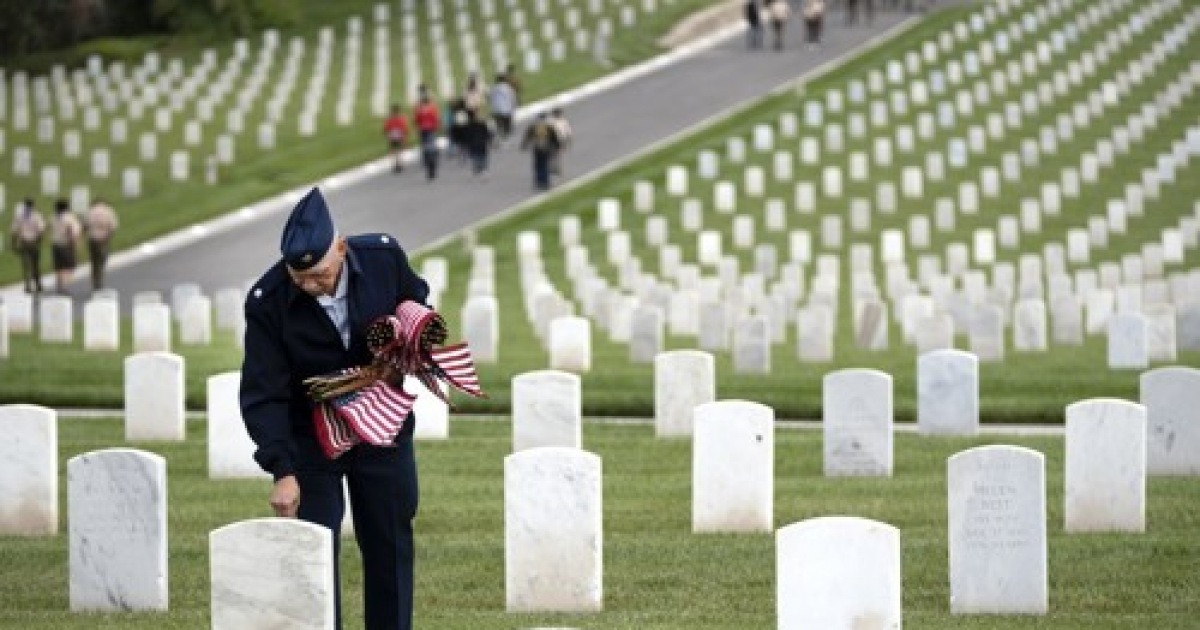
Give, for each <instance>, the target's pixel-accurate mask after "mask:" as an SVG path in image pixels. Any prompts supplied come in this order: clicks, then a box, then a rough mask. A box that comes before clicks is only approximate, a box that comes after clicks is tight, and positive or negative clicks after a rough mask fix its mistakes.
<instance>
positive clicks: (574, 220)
mask: <svg viewBox="0 0 1200 630" xmlns="http://www.w3.org/2000/svg"><path fill="white" fill-rule="evenodd" d="M602 207H605V206H602ZM650 218H651V219H653V218H654V217H650ZM1179 223H1180V225H1181V229H1179V230H1174V229H1166V230H1164V231H1163V237H1164V238H1163V242H1162V243H1159V242H1154V243H1147V244H1146V245H1144V246H1143V248H1142V253H1141V254H1126V255H1124V256H1123V257H1122V258H1121V260H1120V262H1119V263H1118V262H1104V263H1100V264H1099V265H1098V269H1087V268H1079V269H1077V270H1076V271H1075V275H1076V277H1077V279H1076V280H1074V281H1073V280H1072V278H1071V276H1070V275H1068V267H1067V262H1066V256H1065V255H1064V251H1063V249H1062V247H1061V246H1054V244H1048V245H1047V246H1046V248H1045V250H1046V251H1045V254H1044V256H1039V255H1037V254H1023V255H1022V256H1021V259H1020V268H1019V269H1020V272H1021V273H1020V276H1017V275H1016V274H1015V271H1016V269H1017V268H1016V267H1015V266H1014V265H1013V263H1009V262H995V260H994V259H992V260H990V261H987V262H988V265H989V266H991V267H992V270H993V275H994V283H993V286H992V287H990V289H989V287H988V285H987V281H986V276H984V275H983V273H982V272H977V271H973V270H972V268H971V266H970V252H969V250H968V249H967V248H966V246H965V245H964V244H962V243H950V244H948V245H947V248H946V265H945V272H943V271H942V264H941V259H940V258H939V257H938V256H936V255H922V256H921V257H920V259H919V260H918V262H919V278H920V283H921V284H922V285H925V286H926V287H927V288H928V289H929V290H931V291H935V290H936V287H937V285H938V284H944V283H945V282H949V283H950V284H951V286H948V287H946V290H947V291H948V292H953V290H954V288H953V284H954V283H955V282H956V280H957V277H961V278H962V280H963V285H964V290H965V291H967V293H968V295H967V296H966V297H967V299H968V300H969V301H971V302H972V303H979V302H983V301H984V300H985V298H986V296H987V295H988V292H989V290H990V291H992V292H995V291H997V290H999V291H1001V292H1002V294H1003V295H1006V296H1009V297H1008V298H1006V299H1005V301H1004V305H1005V306H1008V305H1009V304H1010V303H1011V298H1012V297H1016V296H1018V295H1019V296H1020V297H1023V298H1043V297H1045V284H1046V281H1048V282H1049V289H1050V295H1049V299H1050V301H1054V300H1055V299H1057V298H1061V297H1067V296H1068V294H1069V293H1070V291H1071V285H1072V284H1076V283H1077V284H1078V285H1079V290H1078V293H1079V297H1080V298H1081V299H1082V300H1084V301H1086V300H1088V299H1090V298H1091V297H1092V293H1093V292H1094V291H1095V289H1097V288H1104V289H1110V290H1112V291H1114V292H1117V293H1120V292H1122V291H1124V292H1126V293H1129V294H1130V295H1135V294H1141V293H1143V288H1144V293H1145V299H1144V300H1143V299H1142V298H1141V297H1140V295H1138V296H1137V299H1136V300H1135V301H1136V302H1138V303H1139V304H1140V303H1143V302H1144V303H1146V304H1155V303H1173V304H1176V305H1180V304H1182V303H1183V302H1186V301H1187V300H1186V299H1181V298H1186V296H1187V295H1188V291H1186V290H1184V289H1183V287H1184V285H1185V284H1186V283H1187V282H1189V280H1188V279H1187V276H1185V275H1184V274H1183V273H1182V272H1172V273H1171V277H1170V279H1169V280H1170V282H1169V283H1168V282H1167V280H1163V279H1162V278H1163V276H1164V275H1165V274H1166V266H1167V261H1168V260H1169V261H1170V262H1171V264H1179V263H1182V262H1183V261H1184V260H1185V258H1184V257H1185V254H1186V251H1187V250H1188V249H1194V248H1195V247H1196V246H1197V245H1198V244H1200V229H1197V228H1198V227H1200V208H1198V211H1197V214H1196V216H1185V217H1181V219H1180V222H1179ZM648 226H649V221H648ZM735 227H736V224H735ZM559 233H560V241H561V242H562V244H563V245H564V246H565V248H564V249H563V251H564V253H565V254H566V261H565V262H566V265H567V268H568V273H569V274H570V275H571V277H572V279H575V280H578V277H577V275H576V272H577V271H579V270H580V265H581V264H582V260H583V258H584V257H586V249H584V248H582V246H580V245H579V241H580V231H579V220H578V217H576V216H574V215H571V216H567V217H563V218H562V219H561V222H560V230H559ZM735 233H736V230H735ZM528 235H529V236H534V238H533V239H529V238H526V239H525V242H522V240H521V239H522V238H524V237H523V236H521V235H518V254H519V255H522V256H524V255H529V256H536V255H538V254H539V252H540V239H539V238H537V237H536V233H528ZM735 236H736V234H735ZM529 241H533V242H532V245H530V244H528V242H529ZM723 241H724V235H723V234H722V233H721V232H719V231H716V230H705V231H702V232H701V233H700V234H699V235H698V236H697V241H696V243H697V263H696V264H690V263H689V264H686V265H685V263H684V262H683V260H682V253H681V252H682V250H681V248H680V247H679V246H678V245H675V244H671V243H668V242H666V241H663V240H660V241H657V242H656V243H655V244H653V246H654V247H655V249H656V250H657V251H658V259H659V260H658V275H659V276H661V277H662V278H664V279H669V280H676V281H678V282H679V284H680V288H681V289H686V288H695V285H697V284H698V283H699V275H698V274H699V270H698V269H697V268H696V265H697V264H698V265H701V266H706V267H707V266H716V267H717V271H718V273H719V278H720V279H721V280H722V282H723V283H725V284H726V286H728V285H731V284H736V282H737V281H738V279H739V278H738V266H739V263H738V259H737V257H736V256H735V255H732V254H723V253H722V252H723V247H722V243H723ZM880 241H881V249H882V259H883V264H884V265H885V270H886V273H887V279H888V282H887V288H888V294H889V297H891V298H892V299H893V301H895V302H897V304H898V303H899V302H900V301H901V300H902V299H903V298H904V297H905V296H907V295H908V294H910V293H912V292H913V286H912V281H911V279H910V277H909V272H908V267H907V264H906V262H905V260H904V237H903V234H902V233H901V232H900V231H899V230H884V231H883V232H882V233H881V234H880ZM749 244H753V242H752V241H751V242H750V243H749ZM1165 244H1170V245H1171V246H1170V247H1167V246H1164V245H1165ZM607 246H608V247H607V254H608V256H607V259H608V262H609V264H610V265H612V266H613V267H614V268H616V270H617V271H618V272H619V273H621V274H622V275H621V277H622V285H623V287H624V288H626V289H628V288H630V287H629V285H628V283H627V282H626V280H625V279H626V278H632V277H635V276H636V274H637V273H640V268H641V262H640V260H638V258H637V257H636V256H635V254H634V252H633V246H632V239H631V236H630V235H629V234H628V233H626V232H623V231H620V230H616V231H610V232H607ZM789 248H790V249H791V252H790V258H791V260H790V261H789V262H784V263H782V264H781V261H780V260H779V254H778V251H777V248H776V246H775V245H774V244H773V243H763V244H759V245H756V246H755V249H754V264H753V272H752V273H753V274H757V276H760V277H761V279H762V280H769V279H773V278H775V277H776V276H779V275H780V273H781V271H782V272H784V273H783V275H784V276H785V277H786V276H787V272H788V271H789V270H788V269H787V267H788V266H789V265H796V264H800V263H804V262H808V261H811V260H812V258H813V252H812V237H811V234H810V233H809V232H808V231H806V230H796V231H793V232H791V233H790V234H789ZM992 251H994V247H993V249H992ZM1168 252H1170V254H1169V255H1168ZM977 253H978V252H977ZM1043 258H1044V260H1045V264H1043ZM818 262H820V260H818ZM850 262H851V272H852V275H853V277H858V276H859V275H860V274H868V275H869V274H871V273H872V269H873V268H874V253H873V248H872V247H871V245H869V244H866V243H852V244H851V245H850ZM685 270H686V271H687V272H688V273H687V274H685V273H684V271H685ZM1043 276H1044V277H1045V280H1043ZM750 277H751V276H749V275H747V276H744V277H743V282H748V281H749V280H748V278H750ZM793 277H794V272H793ZM689 279H690V281H689ZM939 281H940V282H939Z"/></svg>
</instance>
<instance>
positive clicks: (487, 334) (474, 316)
mask: <svg viewBox="0 0 1200 630" xmlns="http://www.w3.org/2000/svg"><path fill="white" fill-rule="evenodd" d="M462 322H463V324H462V326H463V329H462V330H463V339H465V340H466V341H467V343H469V344H471V355H472V357H473V358H474V359H475V360H476V361H478V362H479V363H495V362H496V361H497V360H498V359H499V356H500V355H499V350H500V307H499V306H498V304H497V302H496V298H495V296H491V295H475V296H472V297H470V298H468V299H467V302H466V305H464V306H463V309H462Z"/></svg>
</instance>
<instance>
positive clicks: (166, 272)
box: [72, 13, 914, 299]
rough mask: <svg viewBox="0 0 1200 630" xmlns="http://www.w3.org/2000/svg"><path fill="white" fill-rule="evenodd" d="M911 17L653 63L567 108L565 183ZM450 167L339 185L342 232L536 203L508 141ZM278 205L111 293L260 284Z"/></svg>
mask: <svg viewBox="0 0 1200 630" xmlns="http://www.w3.org/2000/svg"><path fill="white" fill-rule="evenodd" d="M913 17H914V16H910V15H907V14H902V13H880V14H878V15H877V16H876V19H875V21H874V23H873V24H872V25H871V26H857V27H854V28H845V27H843V26H842V24H841V22H842V20H841V15H840V14H837V13H834V14H832V15H831V16H829V18H827V28H826V37H825V40H824V42H823V43H822V45H821V46H819V47H817V48H816V49H815V50H814V49H809V48H808V47H807V46H806V45H804V44H803V43H802V42H801V41H800V39H801V34H800V31H801V30H802V29H801V26H802V24H801V22H800V21H799V20H798V19H797V20H793V21H792V23H791V25H790V32H789V33H788V35H789V37H788V41H787V45H786V47H785V49H784V50H783V51H779V52H776V51H772V50H760V51H748V50H746V46H745V43H744V39H743V36H742V35H741V34H740V33H732V34H730V35H729V36H727V37H725V38H724V39H723V40H722V41H720V42H718V43H717V44H716V45H715V46H711V47H707V48H704V49H702V50H700V51H699V52H697V53H696V54H692V55H689V56H686V57H682V58H681V59H679V60H677V61H675V62H673V63H670V64H661V62H660V63H657V64H654V65H662V66H663V67H661V68H659V69H657V70H655V71H653V72H650V73H648V74H646V75H645V76H641V77H638V78H635V79H633V80H630V81H627V82H621V83H619V84H617V85H613V86H611V87H609V88H608V89H604V90H601V91H595V93H592V94H590V95H586V96H584V97H582V98H580V99H579V100H577V101H575V102H573V103H571V104H570V105H569V106H568V107H567V112H568V117H569V118H570V120H571V121H572V125H573V126H574V129H575V144H574V146H573V147H572V148H571V149H570V151H569V152H568V154H567V155H566V156H565V171H566V173H565V177H564V179H563V180H562V181H561V182H560V183H559V184H558V186H559V187H560V188H561V187H562V186H563V185H565V184H569V183H570V182H571V181H573V180H575V179H576V178H580V177H585V176H587V175H588V174H594V173H595V172H596V171H598V170H600V169H604V168H605V167H610V166H611V165H612V164H613V163H615V162H617V161H619V160H622V159H626V158H628V157H629V156H631V155H633V154H636V153H638V152H639V151H643V150H645V149H646V148H647V147H650V146H653V145H655V144H656V143H660V142H663V141H665V140H667V139H669V138H671V137H673V136H675V135H677V134H680V133H681V132H684V131H686V130H688V129H689V128H691V127H693V126H695V125H697V124H700V123H702V122H703V121H705V120H708V119H710V118H712V117H714V116H717V115H719V114H721V113H723V112H727V111H729V110H730V109H732V108H735V107H737V106H739V105H741V104H744V103H747V102H750V101H753V100H755V99H757V98H760V97H762V96H763V95H765V94H767V93H769V92H770V91H771V90H773V89H776V88H778V87H780V86H782V85H785V84H787V83H790V82H792V81H794V80H795V79H797V78H799V77H802V76H804V75H805V74H807V73H810V72H812V71H813V70H814V69H817V68H818V67H820V66H822V65H824V64H828V63H830V62H832V61H834V60H837V59H840V58H842V57H844V56H846V55H849V54H851V53H853V52H854V51H856V50H858V49H861V48H863V47H864V46H866V45H869V44H870V43H871V42H873V41H877V40H878V39H879V38H880V37H882V36H884V35H886V34H887V33H889V32H892V31H893V30H894V29H898V28H901V27H902V23H903V22H905V21H906V20H908V19H910V18H913ZM525 80H526V81H527V82H528V81H532V80H536V78H533V77H526V78H525ZM609 82H610V83H615V82H613V81H609ZM586 91H591V90H586ZM381 148H382V142H381ZM443 162H444V165H443V173H442V175H441V176H440V177H439V178H438V179H437V180H436V181H434V182H426V181H425V179H424V177H423V176H422V174H421V173H420V172H419V169H418V168H416V166H415V165H414V166H413V167H411V168H409V169H408V170H407V171H406V172H405V173H403V174H401V175H393V174H391V173H390V172H387V171H386V170H384V169H380V170H379V171H378V172H376V173H375V174H374V175H368V176H366V177H359V178H356V179H357V181H355V182H353V183H351V184H349V185H346V186H344V187H340V188H338V187H336V186H332V187H331V189H330V190H329V192H328V194H327V197H328V198H329V201H330V206H331V208H332V209H333V212H334V215H335V221H336V222H337V224H338V227H339V228H340V229H341V230H342V232H343V233H345V234H353V233H358V232H367V231H385V232H390V233H392V234H394V235H396V236H397V237H398V238H399V239H400V241H401V243H402V244H403V245H404V246H405V248H406V249H408V250H409V251H410V252H412V251H416V250H418V249H420V248H421V247H423V246H427V245H429V244H431V243H434V242H436V241H438V240H439V239H442V238H445V237H447V236H449V235H452V234H454V233H456V232H458V231H459V230H461V229H463V228H465V227H468V226H470V225H472V224H474V223H476V222H478V221H480V220H482V219H485V218H487V217H489V216H493V215H495V214H497V213H500V212H502V211H504V210H505V209H507V208H511V207H513V206H515V205H518V204H520V203H522V202H526V201H528V200H529V199H530V198H531V197H533V196H534V194H535V193H534V191H533V190H532V185H531V184H532V182H531V179H532V177H531V167H530V158H529V156H528V155H527V154H525V153H521V152H518V151H517V150H516V148H515V142H513V141H510V142H509V143H508V145H507V146H506V147H504V148H503V149H502V150H501V151H499V152H498V153H497V154H495V156H494V160H493V165H492V168H491V169H490V171H489V172H488V174H487V176H486V178H482V179H480V178H474V177H472V176H471V175H470V174H469V171H468V169H467V168H466V167H465V166H460V165H458V164H454V163H448V162H447V161H445V160H443ZM273 205H274V207H262V204H260V206H259V207H257V208H256V212H255V218H254V219H252V220H244V221H237V223H238V225H237V227H235V228H232V229H226V230H219V231H216V232H217V233H215V234H211V235H208V236H205V237H204V238H196V239H190V238H188V231H185V232H184V233H183V234H181V235H177V236H180V237H181V238H178V239H175V240H176V241H188V240H191V241H193V242H190V243H186V244H184V245H182V246H178V247H173V248H171V249H170V251H165V252H161V253H158V254H157V255H146V254H144V253H143V254H137V255H133V256H126V260H127V261H128V264H122V261H121V260H120V258H119V257H118V259H117V260H116V262H115V264H114V268H112V269H111V270H110V273H109V279H110V284H111V286H113V287H114V288H116V289H118V290H119V291H120V292H121V294H122V295H124V296H130V295H132V294H133V293H134V292H136V291H143V290H157V291H167V290H169V288H170V287H171V286H174V285H176V284H179V283H181V282H188V281H191V282H196V283H199V284H200V285H201V286H202V287H204V289H205V290H206V291H212V290H215V289H218V288H221V287H226V286H238V285H241V284H243V283H245V282H247V281H250V280H253V279H254V278H256V277H257V276H258V275H259V274H260V273H261V272H262V270H264V269H265V268H266V267H268V266H269V265H270V264H271V263H272V262H273V261H274V260H276V259H277V258H278V239H279V232H280V228H281V227H282V225H283V222H284V220H285V219H286V210H287V209H288V206H289V204H287V203H275V204H273ZM164 211H169V209H164ZM218 223H219V222H218ZM204 229H205V228H198V229H197V230H195V231H196V232H200V231H204ZM168 240H171V239H168ZM130 259H132V260H130ZM80 275H81V276H82V275H83V274H80ZM87 292H88V291H87V287H86V284H85V283H84V282H77V283H76V284H75V285H74V286H73V287H72V293H73V294H75V295H78V296H84V295H86V294H87ZM126 299H128V298H126Z"/></svg>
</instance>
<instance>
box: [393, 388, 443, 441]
mask: <svg viewBox="0 0 1200 630" xmlns="http://www.w3.org/2000/svg"><path fill="white" fill-rule="evenodd" d="M438 386H439V387H441V389H442V394H443V395H446V394H447V391H446V390H447V385H446V384H445V383H441V382H439V384H438ZM404 390H405V391H407V392H408V393H410V394H413V395H415V396H416V397H417V400H416V401H415V402H414V403H413V408H412V413H413V417H415V418H416V426H415V427H413V439H417V440H446V439H449V438H450V406H449V405H447V404H446V403H445V402H444V401H443V400H442V399H441V398H439V397H438V396H437V395H436V394H434V393H433V392H431V391H429V388H427V387H425V385H424V384H422V383H421V381H420V380H419V379H415V378H410V379H405V381H404Z"/></svg>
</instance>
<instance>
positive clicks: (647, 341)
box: [629, 305, 664, 363]
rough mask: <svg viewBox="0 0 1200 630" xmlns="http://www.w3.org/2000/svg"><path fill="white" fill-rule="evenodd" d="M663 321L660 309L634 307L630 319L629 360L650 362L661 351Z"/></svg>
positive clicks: (646, 306) (647, 306)
mask: <svg viewBox="0 0 1200 630" xmlns="http://www.w3.org/2000/svg"><path fill="white" fill-rule="evenodd" d="M663 337H664V322H663V314H662V311H661V310H659V309H658V308H657V307H654V306H649V305H643V306H639V307H638V308H635V309H634V310H633V313H632V319H631V321H630V339H629V360H630V361H631V362H632V363H650V362H652V361H654V357H655V356H657V355H658V353H659V352H661V351H662V348H663Z"/></svg>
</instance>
